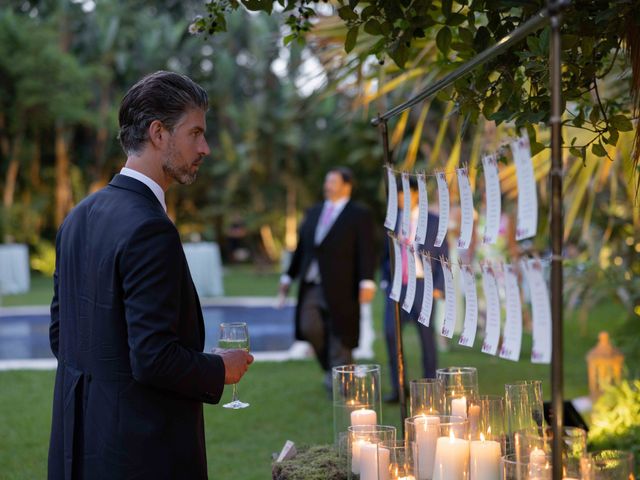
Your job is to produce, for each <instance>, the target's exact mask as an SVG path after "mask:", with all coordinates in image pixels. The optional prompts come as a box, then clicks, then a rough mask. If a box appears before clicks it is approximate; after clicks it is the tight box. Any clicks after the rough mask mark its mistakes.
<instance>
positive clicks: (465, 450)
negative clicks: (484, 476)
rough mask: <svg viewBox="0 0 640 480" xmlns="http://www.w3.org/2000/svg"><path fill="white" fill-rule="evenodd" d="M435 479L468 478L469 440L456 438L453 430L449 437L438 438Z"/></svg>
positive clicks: (434, 469) (434, 468)
mask: <svg viewBox="0 0 640 480" xmlns="http://www.w3.org/2000/svg"><path fill="white" fill-rule="evenodd" d="M434 463H435V464H434V466H433V480H451V479H454V478H455V479H464V478H468V472H469V442H468V441H467V440H463V439H462V438H455V437H454V436H453V431H452V432H451V434H450V435H449V436H448V437H440V438H438V443H437V444H436V459H435V462H434Z"/></svg>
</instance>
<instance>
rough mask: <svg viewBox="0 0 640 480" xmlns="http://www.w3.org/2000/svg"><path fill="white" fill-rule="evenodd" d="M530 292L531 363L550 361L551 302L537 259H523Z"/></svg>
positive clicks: (540, 265)
mask: <svg viewBox="0 0 640 480" xmlns="http://www.w3.org/2000/svg"><path fill="white" fill-rule="evenodd" d="M522 266H523V268H524V269H525V272H526V275H527V283H528V284H529V288H530V292H531V310H532V313H533V346H532V349H531V363H547V364H548V363H551V303H550V301H549V290H548V289H547V282H546V281H545V279H544V275H543V271H542V264H541V263H540V260H538V259H532V260H528V261H527V260H523V261H522Z"/></svg>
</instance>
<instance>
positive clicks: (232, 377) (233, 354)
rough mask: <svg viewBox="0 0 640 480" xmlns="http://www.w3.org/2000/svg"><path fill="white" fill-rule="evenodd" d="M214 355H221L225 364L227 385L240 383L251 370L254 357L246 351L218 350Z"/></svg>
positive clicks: (225, 381)
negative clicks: (248, 370) (249, 369)
mask: <svg viewBox="0 0 640 480" xmlns="http://www.w3.org/2000/svg"><path fill="white" fill-rule="evenodd" d="M213 353H215V354H216V355H220V356H221V357H222V361H223V362H224V383H225V385H231V384H234V383H238V382H239V381H240V379H241V378H242V376H243V375H244V374H245V372H246V371H247V369H248V368H249V365H251V364H252V363H253V355H251V354H250V353H248V352H245V351H244V350H236V349H234V350H222V349H216V350H214V352H213Z"/></svg>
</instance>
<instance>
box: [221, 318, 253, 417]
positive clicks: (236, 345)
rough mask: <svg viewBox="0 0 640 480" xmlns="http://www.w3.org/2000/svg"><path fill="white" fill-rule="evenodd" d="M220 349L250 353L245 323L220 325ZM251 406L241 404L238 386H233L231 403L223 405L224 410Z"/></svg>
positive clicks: (244, 403) (247, 330)
mask: <svg viewBox="0 0 640 480" xmlns="http://www.w3.org/2000/svg"><path fill="white" fill-rule="evenodd" d="M218 348H223V349H228V350H231V349H240V350H244V351H245V352H248V351H249V329H248V328H247V324H246V323H244V322H232V323H221V324H220V340H219V341H218ZM248 406H249V404H248V403H246V402H241V401H240V400H239V399H238V386H237V384H235V383H234V384H233V395H232V397H231V402H229V403H226V404H224V405H223V407H224V408H234V409H238V408H246V407H248Z"/></svg>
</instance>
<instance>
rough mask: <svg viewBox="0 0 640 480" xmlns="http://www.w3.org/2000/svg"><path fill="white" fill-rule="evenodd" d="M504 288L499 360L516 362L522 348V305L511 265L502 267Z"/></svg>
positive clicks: (516, 278) (515, 276)
mask: <svg viewBox="0 0 640 480" xmlns="http://www.w3.org/2000/svg"><path fill="white" fill-rule="evenodd" d="M504 286H505V293H506V296H507V321H506V322H505V325H504V337H503V338H502V348H501V349H500V358H506V359H507V360H513V361H514V362H517V361H518V359H519V358H520V347H521V346H522V304H521V303H520V290H519V288H518V276H517V274H516V271H515V268H514V267H513V265H509V264H506V265H505V266H504Z"/></svg>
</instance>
